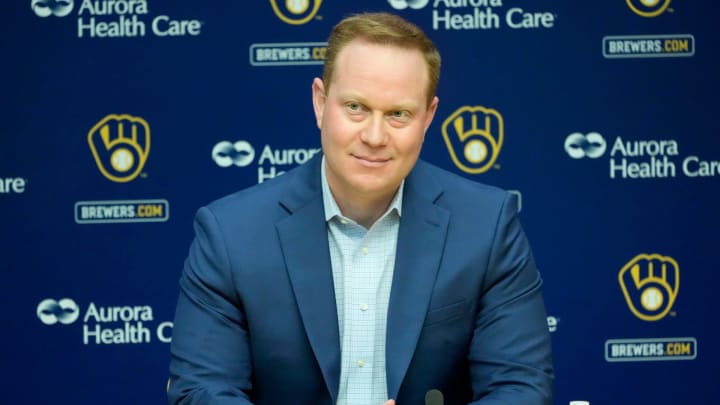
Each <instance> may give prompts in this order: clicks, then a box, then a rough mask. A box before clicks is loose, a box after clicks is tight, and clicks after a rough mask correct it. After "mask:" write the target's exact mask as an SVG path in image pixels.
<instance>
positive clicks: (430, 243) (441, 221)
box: [385, 162, 450, 398]
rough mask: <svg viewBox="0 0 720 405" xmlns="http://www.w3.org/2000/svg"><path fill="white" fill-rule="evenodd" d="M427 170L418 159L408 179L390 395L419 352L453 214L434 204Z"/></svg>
mask: <svg viewBox="0 0 720 405" xmlns="http://www.w3.org/2000/svg"><path fill="white" fill-rule="evenodd" d="M424 171H425V168H424V166H423V164H422V162H418V165H417V166H416V168H415V169H414V170H413V172H412V173H411V174H410V176H408V178H407V179H406V182H405V191H404V197H403V206H402V217H401V219H400V229H399V232H398V243H397V253H396V256H395V270H394V274H393V284H392V290H391V293H390V306H389V308H388V317H387V336H386V355H385V356H386V368H387V387H388V395H389V397H390V398H397V395H398V392H399V390H400V385H401V384H402V381H403V378H404V376H405V373H406V372H407V369H408V366H409V365H410V361H411V360H412V357H413V353H414V352H415V347H416V345H417V342H418V338H419V336H420V331H421V329H422V326H423V323H424V321H425V314H426V312H427V309H428V307H429V305H430V297H431V296H432V290H433V286H434V284H435V278H436V275H437V272H438V268H439V266H440V259H441V258H442V252H443V249H444V244H445V235H446V233H447V226H448V222H449V217H450V214H449V213H448V212H447V211H446V210H445V209H443V208H440V207H438V206H437V205H435V203H434V202H435V200H436V199H437V198H438V197H439V196H440V194H441V193H442V190H441V188H440V186H439V185H438V184H437V183H436V182H435V181H434V179H433V178H432V177H431V176H429V175H425V174H423V172H424Z"/></svg>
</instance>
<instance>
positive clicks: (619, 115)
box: [0, 0, 720, 405]
mask: <svg viewBox="0 0 720 405" xmlns="http://www.w3.org/2000/svg"><path fill="white" fill-rule="evenodd" d="M716 4H717V2H713V1H709V0H704V1H699V0H695V1H688V0H605V1H578V0H536V1H527V0H525V1H523V0H444V1H443V0H430V1H429V0H365V1H345V0H342V1H341V0H324V1H323V0H314V1H311V0H293V1H291V0H287V1H284V0H271V1H252V2H245V1H242V2H241V1H235V2H201V1H196V0H173V1H168V0H84V1H83V0H17V1H8V2H5V6H4V7H3V8H4V10H5V11H3V12H2V13H0V14H2V15H1V16H0V20H1V21H0V22H1V24H0V31H1V33H2V35H1V36H0V57H1V58H2V63H0V80H1V81H2V87H1V88H2V98H3V99H4V102H3V105H4V107H2V108H1V109H0V127H1V128H2V129H1V130H0V134H1V138H0V213H1V214H0V237H1V239H0V268H1V272H0V276H2V289H1V291H2V294H0V299H1V300H2V301H0V303H2V308H3V310H2V312H3V316H2V319H3V322H2V332H1V336H2V340H1V342H2V344H1V345H0V347H1V349H0V359H1V361H0V362H1V363H2V369H3V377H2V379H1V381H2V382H1V386H2V394H1V396H2V400H1V401H2V402H3V403H8V404H21V403H23V404H46V403H63V404H99V403H102V404H159V403H164V402H165V401H166V400H165V382H166V379H167V366H168V361H169V342H170V341H171V338H172V331H173V324H172V319H173V315H174V307H175V301H176V297H177V293H178V284H177V281H178V278H179V275H180V272H181V268H182V264H183V261H184V259H185V256H186V254H187V251H188V247H189V244H190V241H191V239H192V236H193V235H192V219H193V216H194V213H195V210H196V209H197V208H198V207H200V206H201V205H204V204H206V203H208V202H209V201H211V200H214V199H216V198H218V197H220V196H223V195H225V194H228V193H231V192H233V191H236V190H238V189H242V188H245V187H248V186H251V185H253V184H257V183H259V182H264V181H271V179H272V178H273V177H275V176H279V175H281V174H282V173H283V172H285V171H287V170H290V169H291V168H292V167H294V166H296V165H298V164H302V163H303V162H305V161H306V160H308V159H309V158H310V157H311V156H312V155H313V154H315V153H318V152H319V147H320V142H319V132H318V130H317V128H316V126H315V119H314V116H313V112H312V105H311V81H312V79H313V78H314V77H316V76H319V75H320V73H321V69H322V63H323V58H324V54H325V41H326V38H327V34H328V33H329V31H330V29H331V27H332V26H333V25H334V24H335V23H336V22H337V21H339V20H340V19H341V18H342V17H344V16H346V15H348V14H351V13H355V12H359V11H391V12H396V13H398V14H400V15H402V16H403V17H405V18H407V19H409V20H411V21H413V22H415V23H417V24H418V25H420V26H421V27H423V28H424V29H425V30H426V31H427V32H428V34H429V35H430V36H431V37H432V38H433V39H434V40H435V42H436V43H437V45H438V47H439V49H440V50H441V53H442V55H443V72H442V77H441V80H440V86H439V90H438V96H439V98H440V105H439V109H438V112H437V114H436V118H435V121H434V122H433V124H432V126H431V127H430V130H429V132H428V135H427V138H426V141H425V146H424V151H423V154H422V156H423V158H424V159H426V160H428V161H430V162H432V163H435V164H436V165H438V166H441V167H444V168H446V169H449V170H451V171H454V172H456V173H458V174H460V175H463V176H465V177H467V178H470V179H473V180H476V181H479V182H485V183H490V184H493V185H497V186H500V187H503V188H505V189H508V190H512V191H513V192H515V193H517V195H518V196H519V197H520V199H521V203H522V211H521V217H522V221H523V223H524V226H525V228H526V232H527V234H528V236H529V238H530V241H531V243H532V245H533V249H534V251H535V255H536V258H537V261H538V263H539V265H540V267H541V272H542V274H543V277H544V279H545V287H544V293H545V299H546V304H547V308H548V328H549V329H550V331H551V332H552V339H553V349H554V362H555V368H556V376H557V378H556V384H555V393H556V395H555V396H556V398H555V403H556V404H567V403H568V402H569V401H570V400H577V399H582V400H588V401H590V402H591V404H593V405H604V404H613V405H615V404H653V405H658V404H717V403H720V384H718V383H717V377H718V375H720V343H719V342H720V333H719V332H718V329H720V328H718V327H717V326H716V325H715V323H716V322H717V320H718V313H719V310H720V305H718V300H719V298H718V295H716V293H717V292H718V290H719V288H720V271H719V270H720V255H718V250H719V246H718V241H720V236H718V235H719V232H720V212H719V207H720V193H719V192H718V185H720V113H719V112H718V107H720V103H719V102H718V97H719V96H720V79H719V77H720V74H719V73H720V60H719V53H718V49H720V31H718V28H717V19H718V18H719V14H718V11H719V10H718V6H717V5H716ZM471 242H472V241H468V248H469V249H471V248H472V243H471ZM258 254H263V252H262V251H258Z"/></svg>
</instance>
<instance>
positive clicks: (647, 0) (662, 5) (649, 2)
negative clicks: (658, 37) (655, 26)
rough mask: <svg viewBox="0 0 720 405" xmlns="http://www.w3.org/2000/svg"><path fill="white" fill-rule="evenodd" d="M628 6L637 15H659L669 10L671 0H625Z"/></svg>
mask: <svg viewBox="0 0 720 405" xmlns="http://www.w3.org/2000/svg"><path fill="white" fill-rule="evenodd" d="M625 1H626V2H627V5H628V7H630V9H631V10H632V11H633V12H634V13H635V14H637V15H640V16H643V17H657V16H659V15H660V14H662V13H663V12H664V11H665V10H667V8H668V6H670V0H625Z"/></svg>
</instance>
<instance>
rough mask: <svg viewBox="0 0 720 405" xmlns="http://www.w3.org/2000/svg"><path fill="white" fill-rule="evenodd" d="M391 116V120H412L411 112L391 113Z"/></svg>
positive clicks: (399, 111)
mask: <svg viewBox="0 0 720 405" xmlns="http://www.w3.org/2000/svg"><path fill="white" fill-rule="evenodd" d="M389 115H390V118H392V119H394V120H397V121H402V122H405V121H408V120H409V119H410V112H409V111H406V110H397V111H391V112H390V114H389Z"/></svg>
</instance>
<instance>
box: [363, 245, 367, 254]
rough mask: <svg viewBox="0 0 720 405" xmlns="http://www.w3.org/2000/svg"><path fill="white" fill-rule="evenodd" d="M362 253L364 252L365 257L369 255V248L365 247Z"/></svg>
mask: <svg viewBox="0 0 720 405" xmlns="http://www.w3.org/2000/svg"><path fill="white" fill-rule="evenodd" d="M362 252H363V254H364V255H366V254H368V248H367V246H363V248H362Z"/></svg>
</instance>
